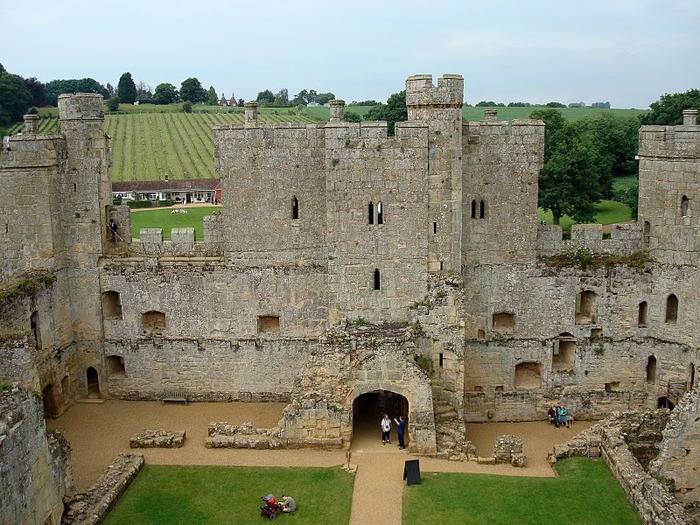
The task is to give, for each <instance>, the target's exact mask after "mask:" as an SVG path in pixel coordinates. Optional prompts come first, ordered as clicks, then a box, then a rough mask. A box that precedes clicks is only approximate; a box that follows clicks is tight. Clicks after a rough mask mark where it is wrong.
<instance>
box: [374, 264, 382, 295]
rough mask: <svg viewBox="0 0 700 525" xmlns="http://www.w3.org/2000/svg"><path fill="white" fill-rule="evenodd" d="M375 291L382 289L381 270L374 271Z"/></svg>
mask: <svg viewBox="0 0 700 525" xmlns="http://www.w3.org/2000/svg"><path fill="white" fill-rule="evenodd" d="M374 289H375V290H379V289H381V275H380V273H379V270H378V269H376V268H375V269H374Z"/></svg>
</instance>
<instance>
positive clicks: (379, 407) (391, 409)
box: [352, 390, 409, 449]
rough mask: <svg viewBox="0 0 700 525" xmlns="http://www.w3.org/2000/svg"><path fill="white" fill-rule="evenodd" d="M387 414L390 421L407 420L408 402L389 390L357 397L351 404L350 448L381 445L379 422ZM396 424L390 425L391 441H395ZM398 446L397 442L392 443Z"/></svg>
mask: <svg viewBox="0 0 700 525" xmlns="http://www.w3.org/2000/svg"><path fill="white" fill-rule="evenodd" d="M384 414H387V415H388V416H389V418H390V419H391V420H392V422H393V420H394V419H398V418H399V416H404V417H405V418H408V415H409V402H408V399H406V398H405V397H404V396H402V395H401V394H398V393H396V392H392V391H389V390H373V391H371V392H366V393H364V394H361V395H359V396H357V397H356V398H355V399H354V401H353V403H352V448H355V449H358V448H366V447H367V446H368V445H372V446H374V445H376V444H381V431H380V429H379V422H380V420H381V419H382V416H383V415H384ZM395 427H396V424H395V423H392V433H391V435H392V439H394V440H396V430H395ZM394 443H396V444H398V441H394Z"/></svg>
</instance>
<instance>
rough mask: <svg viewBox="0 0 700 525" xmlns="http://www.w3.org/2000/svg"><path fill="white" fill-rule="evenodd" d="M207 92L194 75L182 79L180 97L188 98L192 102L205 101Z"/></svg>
mask: <svg viewBox="0 0 700 525" xmlns="http://www.w3.org/2000/svg"><path fill="white" fill-rule="evenodd" d="M208 96H209V93H208V92H207V90H206V89H204V88H203V87H202V84H201V83H200V82H199V80H197V79H196V78H194V77H190V78H188V79H187V80H184V81H183V82H182V84H181V85H180V98H181V99H182V100H189V101H190V102H192V103H193V104H199V103H200V102H206V100H207V97H208Z"/></svg>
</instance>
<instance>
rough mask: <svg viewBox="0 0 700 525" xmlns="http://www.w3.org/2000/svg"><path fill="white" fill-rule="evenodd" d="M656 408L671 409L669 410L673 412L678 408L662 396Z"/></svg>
mask: <svg viewBox="0 0 700 525" xmlns="http://www.w3.org/2000/svg"><path fill="white" fill-rule="evenodd" d="M656 407H657V408H669V409H671V410H673V409H674V408H675V407H676V405H674V404H673V401H671V400H669V399H668V398H667V397H666V396H661V397H660V398H658V399H657V401H656Z"/></svg>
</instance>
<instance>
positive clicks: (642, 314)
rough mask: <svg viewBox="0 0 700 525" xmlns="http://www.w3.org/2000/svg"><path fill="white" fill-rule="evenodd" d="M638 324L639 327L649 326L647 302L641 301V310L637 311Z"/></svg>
mask: <svg viewBox="0 0 700 525" xmlns="http://www.w3.org/2000/svg"><path fill="white" fill-rule="evenodd" d="M637 326H638V327H639V328H646V326H647V302H646V301H642V302H641V303H639V312H638V313H637Z"/></svg>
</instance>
